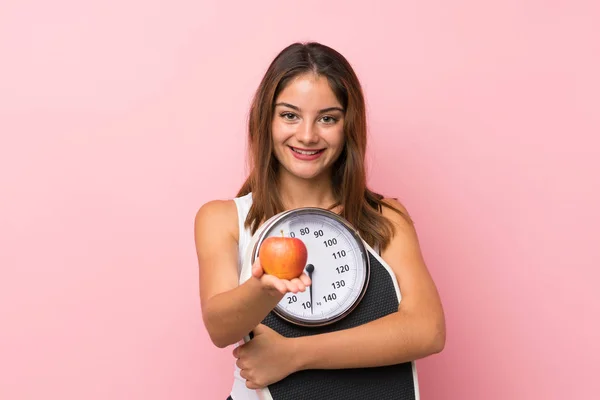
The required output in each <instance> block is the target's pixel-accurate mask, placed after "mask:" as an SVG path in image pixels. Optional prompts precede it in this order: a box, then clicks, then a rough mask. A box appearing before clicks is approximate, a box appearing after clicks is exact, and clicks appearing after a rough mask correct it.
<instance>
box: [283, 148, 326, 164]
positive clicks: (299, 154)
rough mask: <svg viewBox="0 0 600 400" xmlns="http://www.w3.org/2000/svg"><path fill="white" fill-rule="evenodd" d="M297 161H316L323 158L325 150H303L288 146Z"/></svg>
mask: <svg viewBox="0 0 600 400" xmlns="http://www.w3.org/2000/svg"><path fill="white" fill-rule="evenodd" d="M288 147H289V149H290V152H291V153H292V155H293V156H294V158H295V159H297V160H301V161H314V160H316V159H318V158H320V157H321V155H322V154H323V152H324V151H325V149H301V148H299V147H292V146H288Z"/></svg>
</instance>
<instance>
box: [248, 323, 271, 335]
mask: <svg viewBox="0 0 600 400" xmlns="http://www.w3.org/2000/svg"><path fill="white" fill-rule="evenodd" d="M268 329H269V327H267V326H266V325H263V324H258V325H256V327H255V328H254V329H252V332H254V336H255V337H256V336H257V335H261V334H263V333H265V331H267V330H268Z"/></svg>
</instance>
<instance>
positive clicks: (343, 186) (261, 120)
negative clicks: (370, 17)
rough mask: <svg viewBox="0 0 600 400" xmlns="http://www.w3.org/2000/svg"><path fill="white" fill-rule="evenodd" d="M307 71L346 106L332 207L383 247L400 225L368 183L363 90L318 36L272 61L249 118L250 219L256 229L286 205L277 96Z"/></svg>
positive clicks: (245, 186)
mask: <svg viewBox="0 0 600 400" xmlns="http://www.w3.org/2000/svg"><path fill="white" fill-rule="evenodd" d="M306 72H312V73H316V74H318V75H321V76H324V77H326V78H327V80H328V82H329V85H330V87H331V89H332V90H333V92H334V94H335V96H336V97H337V99H338V101H339V102H340V103H341V104H342V107H343V108H344V110H345V117H344V136H345V146H344V149H343V150H342V153H341V155H340V156H339V158H338V159H337V160H336V162H335V163H334V165H333V172H332V177H331V179H332V185H333V194H334V196H335V199H336V203H335V204H334V205H333V206H332V207H331V208H332V209H333V208H334V207H336V206H341V211H340V215H341V216H342V217H344V218H345V219H346V220H347V221H348V222H350V224H352V225H353V226H354V227H355V228H356V229H357V230H358V231H359V233H360V235H361V237H362V238H363V239H364V240H365V241H366V242H367V243H369V245H370V246H374V245H378V246H380V247H381V248H382V249H383V248H385V247H386V246H387V244H388V243H389V241H390V238H391V236H392V235H393V233H394V227H393V225H392V224H391V223H390V221H388V220H387V219H386V218H385V217H384V216H383V215H382V214H381V212H380V211H381V209H382V207H384V206H387V207H391V206H389V205H388V204H387V203H384V202H383V201H382V199H383V196H382V195H380V194H378V193H375V192H373V191H371V190H370V189H369V188H367V185H366V171H365V153H366V148H367V125H366V110H365V101H364V96H363V91H362V88H361V85H360V82H359V81H358V78H357V76H356V74H355V73H354V71H353V69H352V67H351V66H350V64H349V63H348V61H347V60H346V59H345V58H344V56H342V55H341V54H340V53H338V52H337V51H336V50H334V49H332V48H330V47H328V46H325V45H323V44H320V43H315V42H309V43H294V44H292V45H290V46H288V47H286V48H285V49H283V50H282V51H281V52H280V53H279V54H278V55H277V56H276V57H275V59H274V60H273V61H272V63H271V65H270V66H269V68H268V69H267V72H266V73H265V75H264V77H263V79H262V81H261V83H260V85H259V87H258V89H257V91H256V93H255V95H254V99H253V101H252V104H251V106H250V114H249V120H248V134H249V138H248V145H249V156H250V159H249V163H250V174H249V176H248V178H247V179H246V181H245V182H244V184H243V185H242V187H241V188H240V190H239V192H238V194H237V195H238V196H243V195H246V194H248V193H250V192H252V197H253V202H252V207H251V208H250V211H249V213H248V216H247V218H246V221H245V225H246V227H249V228H250V229H251V232H252V233H254V232H255V231H256V229H258V227H259V226H260V224H261V223H262V222H264V221H265V220H267V219H268V218H270V217H271V216H273V215H275V214H277V213H280V212H282V211H284V209H283V204H282V202H281V198H280V196H279V193H278V191H277V171H278V168H279V161H278V160H277V158H276V157H275V156H274V154H273V144H272V132H271V123H272V120H273V113H274V102H275V99H276V98H277V96H278V95H279V93H280V92H281V91H282V90H283V89H284V88H285V87H286V85H287V84H288V82H289V81H290V79H292V78H293V77H295V76H297V75H300V74H302V73H306ZM391 208H393V207H391ZM393 209H394V210H395V211H397V212H399V213H400V214H402V212H401V211H400V210H397V209H396V208H393ZM402 215H404V214H402ZM404 216H405V217H408V216H406V215H404Z"/></svg>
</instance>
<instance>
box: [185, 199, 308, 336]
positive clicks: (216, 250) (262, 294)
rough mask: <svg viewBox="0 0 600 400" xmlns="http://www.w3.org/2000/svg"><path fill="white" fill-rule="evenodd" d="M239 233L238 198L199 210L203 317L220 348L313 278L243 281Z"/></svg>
mask: <svg viewBox="0 0 600 400" xmlns="http://www.w3.org/2000/svg"><path fill="white" fill-rule="evenodd" d="M237 232H238V217H237V209H236V206H235V203H234V202H233V201H231V200H229V201H218V200H215V201H211V202H209V203H206V204H205V205H203V206H202V207H201V208H200V209H199V210H198V212H197V214H196V218H195V221H194V234H195V244H196V253H197V256H198V265H199V278H200V283H199V284H200V302H201V308H202V318H203V321H204V325H205V326H206V329H207V331H208V334H209V336H210V338H211V340H212V342H213V343H214V344H215V345H216V346H218V347H221V348H222V347H226V346H228V345H231V344H233V343H236V342H238V341H240V340H241V339H242V338H243V337H244V336H246V335H248V333H249V332H250V331H251V330H252V329H253V328H254V327H256V325H258V324H259V323H260V321H262V320H263V319H264V318H265V316H266V315H267V314H268V313H269V312H270V311H271V310H272V309H273V307H275V306H276V305H277V303H278V302H279V301H280V300H281V298H283V296H284V295H285V294H286V293H287V292H288V291H291V292H298V291H304V290H305V287H306V285H308V284H309V283H310V280H308V277H307V276H306V275H304V276H302V277H301V279H302V280H303V281H301V279H294V280H292V281H287V280H281V279H277V278H276V277H274V276H271V275H263V276H261V277H260V278H255V277H251V278H250V279H248V280H247V281H246V282H244V283H243V284H241V285H238V281H239V277H238V266H237V262H238V261H237V260H238V233H237ZM255 268H259V264H258V262H257V263H256V264H255Z"/></svg>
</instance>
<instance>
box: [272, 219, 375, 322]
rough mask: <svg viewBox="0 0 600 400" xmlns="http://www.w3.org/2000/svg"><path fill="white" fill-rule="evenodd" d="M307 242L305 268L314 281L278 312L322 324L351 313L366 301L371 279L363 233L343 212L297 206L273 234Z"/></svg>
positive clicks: (294, 319) (285, 299)
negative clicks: (353, 225) (299, 207)
mask: <svg viewBox="0 0 600 400" xmlns="http://www.w3.org/2000/svg"><path fill="white" fill-rule="evenodd" d="M281 230H283V232H284V235H285V236H289V237H295V238H298V239H300V240H302V241H303V242H304V244H305V245H306V248H307V252H308V259H307V265H306V267H305V272H306V274H307V275H309V276H310V277H311V280H312V285H311V286H309V287H308V288H307V289H306V291H304V292H301V293H287V294H286V295H285V296H284V297H283V298H282V300H281V301H280V302H279V304H278V305H277V307H276V308H275V310H274V311H275V313H276V314H278V315H279V316H281V317H282V318H284V319H286V320H288V321H289V322H292V323H295V324H298V325H304V326H321V325H326V324H329V323H333V322H335V321H338V320H339V319H341V318H343V317H345V316H346V315H348V314H349V313H350V312H351V311H352V310H353V309H354V308H355V307H356V306H357V305H358V303H359V302H360V300H361V299H362V297H363V295H364V291H365V289H366V286H367V284H368V279H369V262H368V257H367V255H366V250H365V247H364V244H363V242H362V240H361V239H360V237H359V236H358V233H357V232H356V231H355V230H354V229H353V228H352V227H351V226H350V225H349V224H348V223H347V222H346V221H345V220H344V219H342V218H341V217H339V216H338V215H337V214H335V213H332V212H330V211H326V210H322V209H312V208H308V209H297V210H292V211H289V212H288V213H286V214H284V215H283V216H282V217H281V218H280V220H279V221H277V222H276V223H275V224H274V226H273V227H272V228H271V229H269V231H270V232H269V234H268V235H267V236H271V235H277V233H278V232H279V233H280V232H281Z"/></svg>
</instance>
